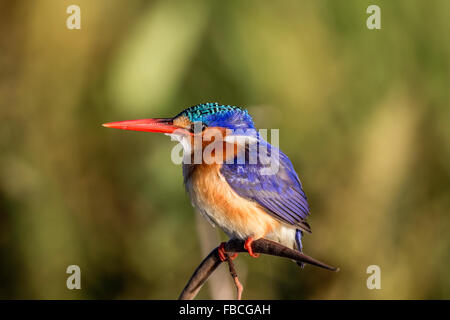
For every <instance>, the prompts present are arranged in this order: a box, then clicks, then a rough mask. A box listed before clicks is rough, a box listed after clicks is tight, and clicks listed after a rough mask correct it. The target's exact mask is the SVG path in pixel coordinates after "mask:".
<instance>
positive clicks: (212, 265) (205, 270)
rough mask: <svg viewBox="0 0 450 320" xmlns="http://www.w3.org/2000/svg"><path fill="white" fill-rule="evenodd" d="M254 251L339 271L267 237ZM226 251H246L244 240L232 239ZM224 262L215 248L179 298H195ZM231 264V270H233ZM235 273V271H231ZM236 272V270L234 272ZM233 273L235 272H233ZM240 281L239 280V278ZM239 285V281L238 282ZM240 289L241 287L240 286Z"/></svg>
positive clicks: (227, 244) (257, 241) (255, 245)
mask: <svg viewBox="0 0 450 320" xmlns="http://www.w3.org/2000/svg"><path fill="white" fill-rule="evenodd" d="M252 248H253V252H256V253H262V254H268V255H272V256H278V257H283V258H288V259H292V260H296V261H299V262H304V263H307V264H311V265H314V266H317V267H321V268H324V269H327V270H330V271H339V269H338V268H335V267H332V266H329V265H327V264H325V263H323V262H320V261H318V260H316V259H314V258H311V257H310V256H307V255H306V254H303V253H300V252H299V251H296V250H292V249H289V248H287V247H285V246H283V245H281V244H279V243H276V242H273V241H270V240H267V239H258V240H256V241H254V242H253V243H252ZM225 251H226V252H227V253H233V252H246V250H245V249H244V241H243V240H236V239H232V240H230V241H228V242H227V243H226V244H225ZM221 263H222V261H220V258H219V254H218V251H217V248H215V249H214V250H213V251H211V253H210V254H209V255H208V256H207V257H206V258H205V259H203V261H202V262H201V263H200V265H199V266H198V267H197V269H196V270H195V271H194V274H193V275H192V276H191V278H190V279H189V282H188V283H187V284H186V286H185V287H184V289H183V291H182V292H181V294H180V296H179V298H178V299H180V300H192V299H194V298H195V296H196V295H197V293H198V292H199V291H200V289H201V288H202V286H203V284H204V283H205V282H206V280H207V279H208V277H209V276H210V275H211V274H212V273H213V272H214V270H216V268H217V267H218V266H219V265H220V264H221ZM231 266H232V265H230V271H231ZM231 273H233V272H231ZM234 273H235V272H234ZM232 275H233V274H232ZM233 278H234V280H235V283H236V279H237V275H236V277H235V276H234V275H233ZM237 281H238V282H239V280H237ZM236 285H237V283H236ZM238 291H239V288H238Z"/></svg>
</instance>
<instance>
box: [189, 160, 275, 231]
mask: <svg viewBox="0 0 450 320" xmlns="http://www.w3.org/2000/svg"><path fill="white" fill-rule="evenodd" d="M194 166H195V167H192V168H190V175H189V177H187V180H186V188H187V190H188V193H189V194H190V196H191V200H192V203H193V205H194V206H195V207H197V208H198V209H199V210H200V212H201V213H202V214H204V215H205V216H206V217H207V218H208V219H209V220H211V222H213V223H214V224H216V225H218V226H219V227H220V228H222V229H223V231H224V232H225V233H226V234H227V235H228V236H230V237H232V238H240V239H245V238H247V237H250V236H251V237H254V238H255V239H258V238H261V237H264V236H265V235H267V234H269V233H272V232H273V231H274V230H275V229H279V227H280V222H278V221H277V220H275V219H274V218H272V217H271V216H270V215H269V214H268V213H266V212H265V211H264V209H263V208H262V207H261V206H260V205H259V204H257V203H256V202H253V201H249V200H247V199H244V198H242V197H240V196H239V195H238V194H237V193H236V192H235V191H234V190H233V189H232V188H231V187H230V186H229V184H228V183H227V181H226V180H225V178H224V177H223V176H222V175H221V173H220V166H221V165H220V164H210V165H207V164H200V165H194Z"/></svg>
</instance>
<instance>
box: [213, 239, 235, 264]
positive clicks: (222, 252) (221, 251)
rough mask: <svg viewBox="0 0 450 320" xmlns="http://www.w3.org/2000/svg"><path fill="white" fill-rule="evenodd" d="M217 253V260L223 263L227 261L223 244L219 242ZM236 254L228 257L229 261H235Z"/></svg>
mask: <svg viewBox="0 0 450 320" xmlns="http://www.w3.org/2000/svg"><path fill="white" fill-rule="evenodd" d="M217 252H218V253H219V259H220V261H222V262H224V261H226V260H227V253H226V252H225V242H221V243H220V245H219V248H218V249H217ZM237 255H238V254H237V253H235V254H233V255H231V256H229V257H230V259H231V260H233V259H235V258H236V257H237Z"/></svg>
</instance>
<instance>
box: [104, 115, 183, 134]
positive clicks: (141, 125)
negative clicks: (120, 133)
mask: <svg viewBox="0 0 450 320" xmlns="http://www.w3.org/2000/svg"><path fill="white" fill-rule="evenodd" d="M103 126H104V127H107V128H114V129H123V130H134V131H146V132H163V133H173V132H174V131H175V130H177V129H182V128H181V127H178V126H175V125H173V122H172V119H171V118H163V119H140V120H127V121H117V122H109V123H104V124H103Z"/></svg>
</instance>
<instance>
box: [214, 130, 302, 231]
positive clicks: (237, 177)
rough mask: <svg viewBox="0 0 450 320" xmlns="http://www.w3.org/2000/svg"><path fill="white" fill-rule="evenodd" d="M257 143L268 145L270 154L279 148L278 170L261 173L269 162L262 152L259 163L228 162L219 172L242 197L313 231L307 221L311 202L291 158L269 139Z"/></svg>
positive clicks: (282, 219)
mask: <svg viewBox="0 0 450 320" xmlns="http://www.w3.org/2000/svg"><path fill="white" fill-rule="evenodd" d="M258 144H259V146H261V145H262V146H263V147H265V148H267V152H268V153H269V154H270V153H271V152H279V159H278V161H279V170H278V172H276V173H275V174H271V175H264V174H262V170H263V169H264V168H267V167H269V166H270V165H269V164H263V162H262V161H261V159H260V157H259V156H258V161H257V163H256V164H249V163H245V164H237V163H232V164H226V163H225V164H223V165H222V168H221V170H220V172H221V173H222V175H223V176H224V177H225V179H226V181H227V182H228V184H229V185H230V186H231V188H232V189H233V190H234V191H235V192H236V193H237V194H239V195H240V196H241V197H243V198H246V199H248V200H251V201H255V202H257V203H258V204H260V205H261V206H262V207H263V208H264V209H265V210H266V211H267V212H268V213H269V214H271V215H273V216H274V217H275V218H277V219H278V220H280V221H281V222H283V223H287V224H290V225H294V226H299V227H300V228H302V229H303V230H306V231H308V232H310V231H311V230H310V227H309V225H308V224H307V223H306V221H305V219H306V218H307V216H308V214H309V206H308V202H307V199H306V195H305V193H304V192H303V189H302V184H301V182H300V179H299V178H298V176H297V174H296V172H295V170H294V168H293V166H292V163H291V161H290V160H289V158H288V157H287V156H286V155H285V154H284V153H282V152H281V151H280V150H278V149H277V148H275V147H273V146H271V145H270V144H269V143H268V142H266V141H264V140H262V139H260V140H259V142H258Z"/></svg>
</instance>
